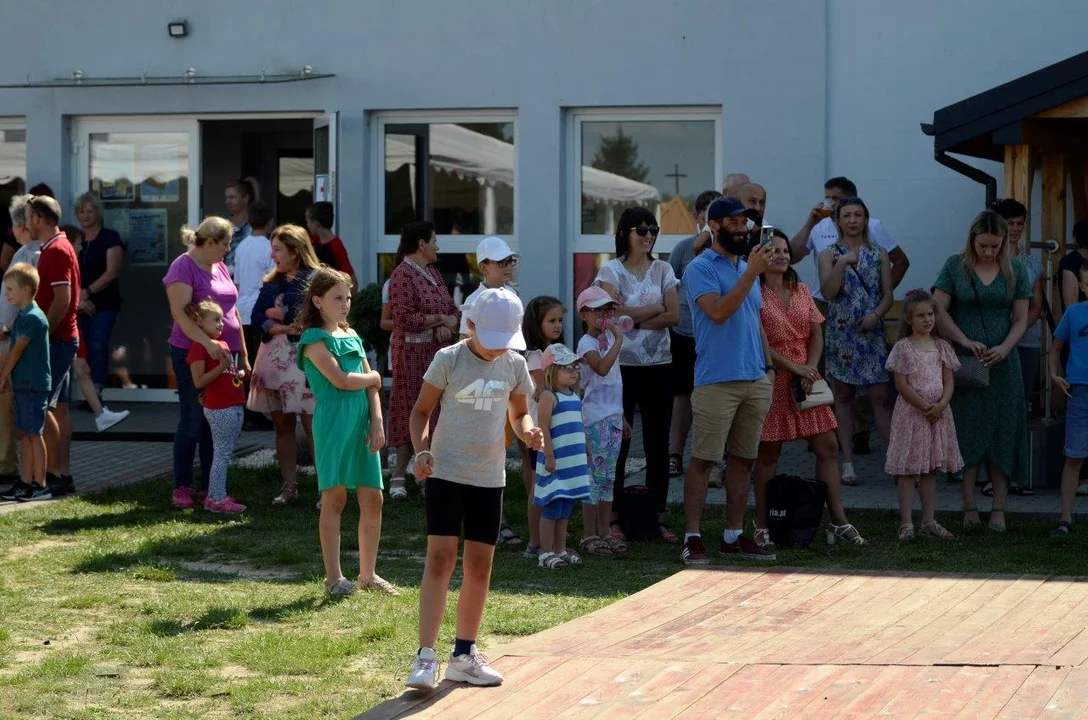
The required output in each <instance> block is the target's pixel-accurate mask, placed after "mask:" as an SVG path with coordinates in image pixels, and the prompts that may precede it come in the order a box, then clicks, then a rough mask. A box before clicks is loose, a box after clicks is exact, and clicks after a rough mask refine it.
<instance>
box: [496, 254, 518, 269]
mask: <svg viewBox="0 0 1088 720" xmlns="http://www.w3.org/2000/svg"><path fill="white" fill-rule="evenodd" d="M494 262H495V264H496V265H498V266H499V267H501V268H503V269H505V268H512V267H517V266H518V256H517V255H511V256H510V257H508V258H504V259H502V260H495V261H494Z"/></svg>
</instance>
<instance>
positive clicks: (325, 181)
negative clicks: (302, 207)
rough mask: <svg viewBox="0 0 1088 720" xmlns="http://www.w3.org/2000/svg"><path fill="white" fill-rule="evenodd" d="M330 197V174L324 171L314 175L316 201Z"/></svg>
mask: <svg viewBox="0 0 1088 720" xmlns="http://www.w3.org/2000/svg"><path fill="white" fill-rule="evenodd" d="M328 199H329V176H328V175H325V174H324V173H322V174H320V175H315V176H314V202H321V201H323V200H328Z"/></svg>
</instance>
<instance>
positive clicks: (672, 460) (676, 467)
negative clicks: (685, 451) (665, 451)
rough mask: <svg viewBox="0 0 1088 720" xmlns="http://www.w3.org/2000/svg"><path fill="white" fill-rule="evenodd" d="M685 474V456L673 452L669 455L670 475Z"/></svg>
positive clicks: (672, 476)
mask: <svg viewBox="0 0 1088 720" xmlns="http://www.w3.org/2000/svg"><path fill="white" fill-rule="evenodd" d="M683 474H684V458H683V456H681V455H679V454H677V453H673V454H672V455H669V477H671V478H674V477H680V476H681V475H683Z"/></svg>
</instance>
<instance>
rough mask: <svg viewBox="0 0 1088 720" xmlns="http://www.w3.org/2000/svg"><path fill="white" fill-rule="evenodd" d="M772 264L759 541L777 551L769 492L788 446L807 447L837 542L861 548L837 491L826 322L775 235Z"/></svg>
mask: <svg viewBox="0 0 1088 720" xmlns="http://www.w3.org/2000/svg"><path fill="white" fill-rule="evenodd" d="M773 242H774V256H773V258H772V259H771V262H770V265H769V266H768V267H767V271H766V272H765V273H764V274H763V277H762V278H761V279H762V283H761V285H762V290H763V307H762V309H761V310H760V317H761V319H762V321H763V327H764V330H765V331H766V333H767V342H768V343H769V344H770V346H771V359H772V361H773V362H774V364H775V367H777V368H778V370H779V372H777V373H776V374H775V380H774V394H773V395H772V397H771V409H770V411H769V412H768V413H767V419H766V420H765V421H764V423H763V434H762V436H761V437H760V443H759V458H758V459H757V460H756V465H755V479H756V482H755V487H756V518H757V523H758V526H757V527H756V531H755V541H756V543H757V544H759V545H760V546H761V547H765V548H770V547H773V543H772V542H771V538H770V533H769V532H768V531H767V485H768V483H769V482H770V480H771V478H773V477H774V475H775V472H776V471H777V469H778V457H779V455H780V454H781V452H782V443H784V442H791V441H794V440H805V439H807V440H808V441H809V444H810V445H811V447H812V451H813V452H814V453H815V454H816V479H817V480H819V481H820V482H822V483H824V485H826V486H827V506H828V508H829V510H830V513H831V524H830V525H829V526H828V528H827V532H828V536H829V537H830V538H832V539H834V538H842V539H843V540H845V541H847V542H851V543H854V544H856V545H864V544H865V539H864V538H862V537H861V535H860V534H859V533H858V531H857V529H855V528H854V526H853V525H851V524H850V523H849V521H848V520H847V519H846V511H845V510H844V509H843V506H842V492H841V489H840V487H839V479H840V478H839V441H838V438H837V437H836V435H835V430H836V428H837V427H838V423H837V421H836V420H835V413H834V412H833V411H832V409H831V405H832V403H834V396H833V395H832V393H831V390H830V388H829V387H828V385H827V381H826V380H824V379H823V378H822V377H820V373H819V372H818V371H817V369H816V366H817V364H818V363H819V361H820V355H821V354H822V353H823V348H824V338H823V331H822V330H821V328H820V325H821V323H822V322H823V321H824V318H823V316H822V315H821V314H820V311H819V310H817V309H816V303H815V302H813V300H812V293H811V291H809V289H808V286H806V285H805V284H804V283H803V282H800V281H799V280H798V279H797V273H796V271H794V269H793V268H792V267H790V260H791V257H790V246H789V238H787V237H786V235H785V233H782V232H781V231H778V230H775V234H774V241H773Z"/></svg>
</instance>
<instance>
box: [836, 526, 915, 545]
mask: <svg viewBox="0 0 1088 720" xmlns="http://www.w3.org/2000/svg"><path fill="white" fill-rule="evenodd" d="M913 531H914V526H913V525H912V526H911V532H913ZM824 539H825V540H826V541H827V544H828V545H834V544H835V540H845V541H846V542H848V543H853V544H854V545H868V544H869V541H867V540H866V539H865V538H863V537H862V536H861V533H859V532H858V529H857V528H856V527H854V526H853V525H851V524H850V523H846V524H845V525H836V524H835V523H828V524H827V531H826V532H825V534H824Z"/></svg>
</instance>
